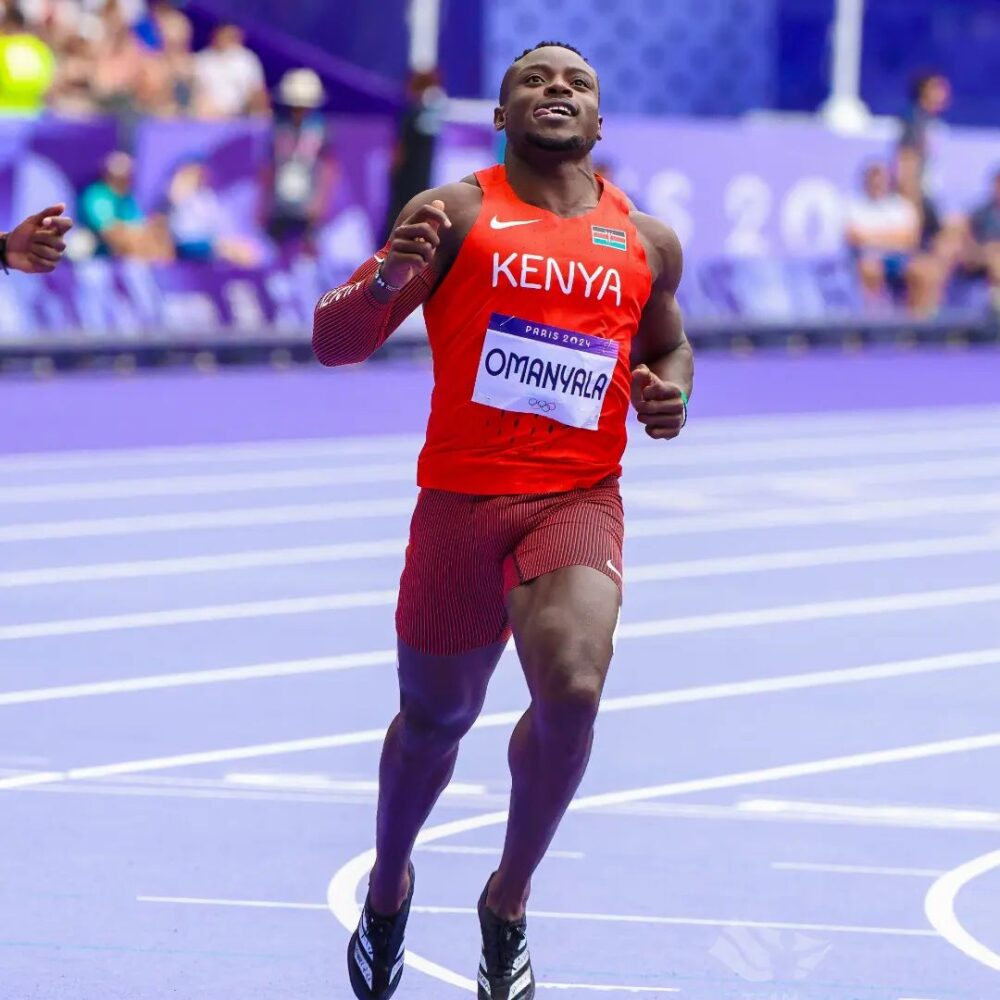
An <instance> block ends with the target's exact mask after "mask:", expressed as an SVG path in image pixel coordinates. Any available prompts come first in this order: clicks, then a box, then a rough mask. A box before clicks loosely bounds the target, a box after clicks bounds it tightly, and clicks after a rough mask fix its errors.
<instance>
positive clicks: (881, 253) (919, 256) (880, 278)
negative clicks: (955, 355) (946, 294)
mask: <svg viewBox="0 0 1000 1000" xmlns="http://www.w3.org/2000/svg"><path fill="white" fill-rule="evenodd" d="M863 177H864V181H863V193H862V195H861V197H859V198H856V199H855V200H854V201H853V202H852V203H851V204H850V206H849V208H848V213H847V233H846V238H847V243H848V245H849V246H850V247H851V248H852V250H853V251H854V254H855V256H856V259H857V264H858V274H859V276H860V278H861V284H862V287H863V288H864V291H865V294H866V297H867V299H868V300H869V303H870V304H873V305H878V304H881V303H883V302H885V301H886V290H887V288H889V289H892V290H893V291H896V290H904V291H905V293H906V299H907V304H908V305H909V307H910V309H912V310H913V311H914V312H915V313H919V314H921V315H929V314H932V313H934V312H935V311H936V310H937V308H938V306H939V304H940V300H941V294H942V291H943V285H944V275H943V271H942V268H941V266H940V263H939V262H938V261H937V260H935V259H934V257H933V256H931V255H930V254H926V253H921V252H920V214H919V212H918V211H917V209H916V208H915V207H914V205H913V203H912V202H911V201H910V200H909V199H907V198H904V197H903V195H902V194H900V193H899V192H898V191H893V189H892V179H891V177H890V174H889V170H888V168H887V167H886V165H885V164H883V163H871V164H869V165H868V166H867V167H866V168H865V171H864V175H863Z"/></svg>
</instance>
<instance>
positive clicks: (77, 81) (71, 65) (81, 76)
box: [49, 35, 99, 115]
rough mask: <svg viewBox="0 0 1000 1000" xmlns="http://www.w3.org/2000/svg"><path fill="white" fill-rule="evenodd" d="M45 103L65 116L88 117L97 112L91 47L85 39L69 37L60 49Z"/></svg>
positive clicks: (92, 48) (82, 37) (79, 36)
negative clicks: (51, 84) (53, 81)
mask: <svg viewBox="0 0 1000 1000" xmlns="http://www.w3.org/2000/svg"><path fill="white" fill-rule="evenodd" d="M49 104H50V106H51V107H52V109H53V111H57V112H60V113H61V114H65V115H91V114H96V113H97V111H98V110H99V108H98V101H97V95H96V94H95V93H94V44H93V42H92V41H91V40H90V39H89V38H87V37H86V36H84V35H71V36H70V37H69V38H68V39H67V40H66V42H65V44H64V46H63V47H62V49H61V50H60V52H59V63H58V66H57V69H56V78H55V83H54V84H53V86H52V91H51V94H50V96H49Z"/></svg>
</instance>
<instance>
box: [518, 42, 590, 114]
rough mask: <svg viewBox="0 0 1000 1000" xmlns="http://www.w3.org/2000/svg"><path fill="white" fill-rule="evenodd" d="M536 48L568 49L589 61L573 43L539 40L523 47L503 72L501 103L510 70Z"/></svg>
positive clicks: (586, 61)
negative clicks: (526, 47)
mask: <svg viewBox="0 0 1000 1000" xmlns="http://www.w3.org/2000/svg"><path fill="white" fill-rule="evenodd" d="M538 49H569V51H570V52H575V53H576V54H577V55H578V56H579V57H580V58H581V59H582V60H583V61H584V62H585V63H588V64H589V63H590V60H589V59H588V58H587V57H586V56H585V55H584V54H583V53H582V52H581V51H580V50H579V49H578V48H577V47H576V46H575V45H570V44H569V42H539V43H538V44H537V45H532V46H531V48H530V49H525V50H524V51H523V52H522V53H521V54H520V55H519V56H516V57H515V58H514V59H512V60H511V63H510V65H509V66H508V67H507V72H506V73H504V75H503V80H502V81H501V83H500V102H501V104H502V103H503V100H504V97H505V95H506V93H507V80H508V78H509V77H510V71H511V70H512V69H513V68H514V67H515V66H516V65H517V64H518V63H519V62H520V61H521V60H522V59H523V58H524V57H525V56H530V55H531V53H532V52H535V51H537V50H538Z"/></svg>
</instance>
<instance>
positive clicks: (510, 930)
mask: <svg viewBox="0 0 1000 1000" xmlns="http://www.w3.org/2000/svg"><path fill="white" fill-rule="evenodd" d="M490 881H492V878H491V879H490ZM489 888H490V883H489V882H487V883H486V888H485V889H483V894H482V896H481V897H480V899H479V926H480V927H481V928H482V931H483V953H482V955H481V957H480V959H479V975H478V977H477V979H478V981H479V1000H533V997H534V996H535V974H534V973H533V972H532V971H531V956H530V955H529V954H528V936H527V935H528V920H527V918H526V917H522V918H521V919H520V920H501V919H500V918H499V917H498V916H497V915H496V914H495V913H494V912H493V911H492V910H491V909H489V907H488V906H487V905H486V893H487V892H488V891H489Z"/></svg>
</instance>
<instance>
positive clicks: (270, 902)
mask: <svg viewBox="0 0 1000 1000" xmlns="http://www.w3.org/2000/svg"><path fill="white" fill-rule="evenodd" d="M135 901H136V902H137V903H163V904H167V905H172V906H228V907H234V908H237V909H246V910H325V909H326V906H325V905H324V904H323V903H289V902H285V901H283V900H278V899H211V898H203V897H201V896H136V897H135Z"/></svg>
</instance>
